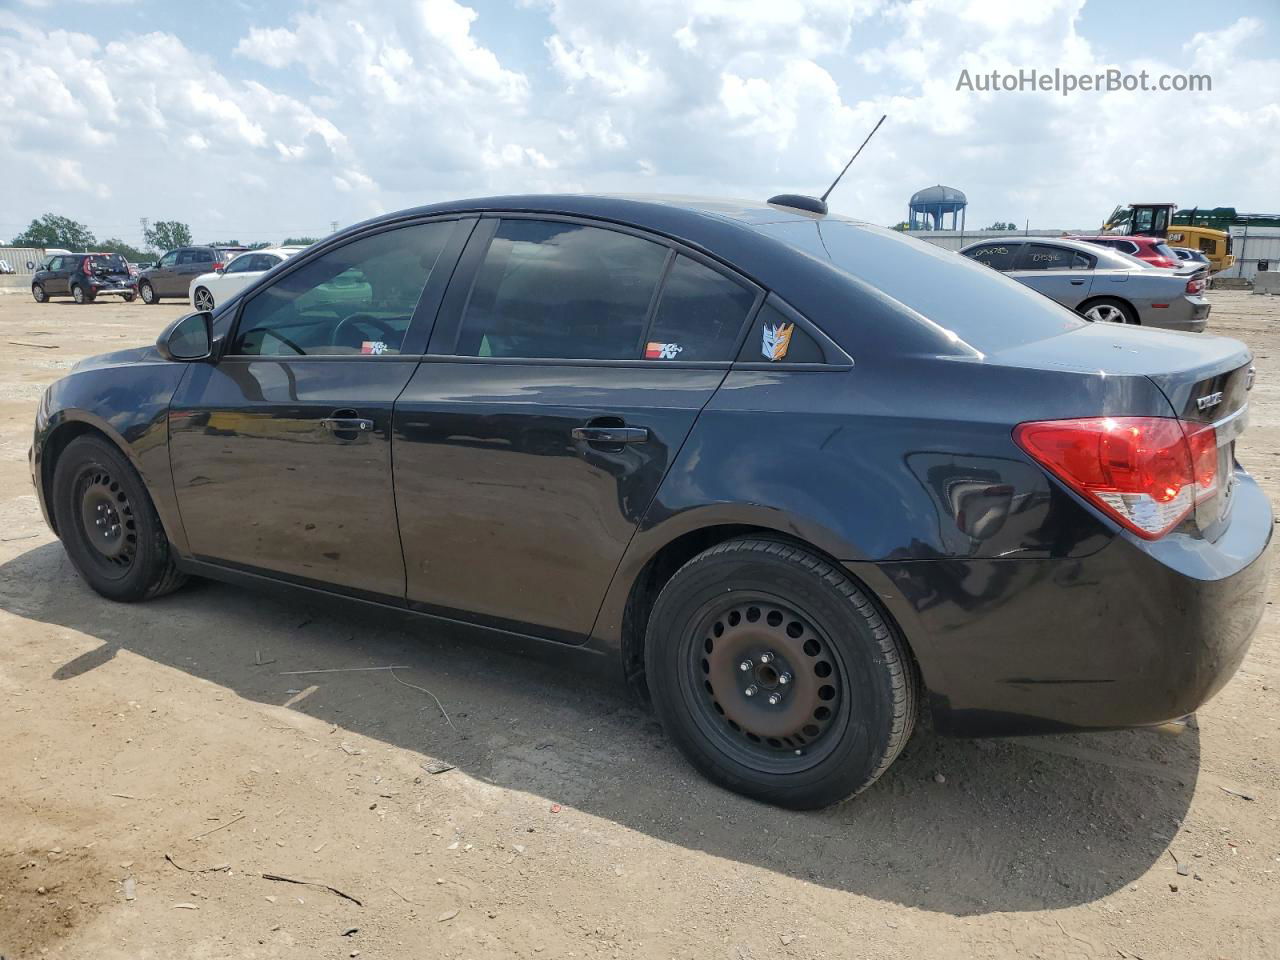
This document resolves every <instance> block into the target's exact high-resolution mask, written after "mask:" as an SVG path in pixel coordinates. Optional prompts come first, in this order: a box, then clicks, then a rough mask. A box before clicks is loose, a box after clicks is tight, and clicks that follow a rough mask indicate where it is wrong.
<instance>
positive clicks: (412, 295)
mask: <svg viewBox="0 0 1280 960" xmlns="http://www.w3.org/2000/svg"><path fill="white" fill-rule="evenodd" d="M472 224H474V220H457V219H454V220H436V221H426V222H419V223H415V224H410V225H402V226H397V227H395V228H391V229H387V228H381V229H375V230H374V231H373V232H370V233H366V234H364V235H362V236H359V237H357V238H354V239H351V240H348V241H347V242H345V243H343V244H342V245H340V246H337V247H332V248H330V249H328V250H326V251H323V252H318V253H317V255H314V256H309V257H307V258H306V260H304V261H301V262H299V263H297V264H291V266H292V269H291V270H289V271H288V272H287V273H283V274H281V275H280V276H279V277H278V278H276V279H275V280H274V282H273V283H271V284H270V285H268V286H265V287H263V288H262V289H260V290H257V291H255V292H254V293H253V295H252V296H251V297H249V298H248V299H247V300H245V301H244V302H243V303H242V304H240V305H239V306H238V307H237V308H235V312H236V313H237V316H236V318H235V321H234V325H233V328H232V329H231V331H230V332H229V334H228V343H227V345H226V349H225V350H222V351H221V356H220V358H219V359H218V360H217V361H216V362H214V363H205V364H194V365H193V366H192V368H191V372H190V374H189V375H188V376H187V377H186V378H185V379H184V381H183V383H182V385H181V387H180V388H179V390H178V392H177V394H176V395H175V398H174V401H173V403H172V405H171V410H170V415H169V435H170V441H169V450H170V459H171V462H172V465H173V478H174V487H175V490H176V494H177V498H178V505H179V508H180V510H181V514H182V523H183V527H184V529H185V531H186V534H187V540H188V545H189V548H190V550H191V552H192V553H193V554H194V555H195V556H196V558H197V559H201V560H205V561H207V562H212V563H217V564H221V565H225V566H231V567H236V568H241V569H247V570H249V571H252V572H261V573H266V574H269V575H272V576H275V577H278V578H282V579H287V580H292V581H295V582H301V583H314V584H324V585H326V586H330V587H332V588H335V589H337V590H340V591H342V592H347V593H350V594H353V595H356V596H361V597H365V598H369V599H378V600H382V601H391V602H394V603H398V604H403V602H404V562H403V556H402V554H401V551H400V539H399V534H398V531H397V527H396V504H395V496H394V491H393V489H392V476H391V437H392V433H391V417H392V406H393V404H394V403H395V400H396V397H397V396H399V394H400V392H401V391H402V390H403V389H404V386H405V384H406V383H408V382H409V378H410V376H411V375H412V374H413V371H414V368H415V367H416V366H417V363H418V358H419V356H420V355H421V354H422V352H423V350H424V348H425V346H426V338H427V335H428V330H427V328H428V327H429V326H430V324H431V322H432V320H433V319H434V316H435V311H436V307H437V306H438V304H439V301H440V297H441V296H442V295H443V291H444V286H445V284H446V282H447V280H448V276H449V273H450V271H451V270H452V267H453V263H454V262H455V261H456V259H457V255H458V253H459V252H460V250H461V248H462V244H463V242H464V241H465V236H463V234H464V233H465V231H466V230H467V229H469V228H470V226H471V225H472Z"/></svg>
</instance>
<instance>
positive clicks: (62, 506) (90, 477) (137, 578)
mask: <svg viewBox="0 0 1280 960" xmlns="http://www.w3.org/2000/svg"><path fill="white" fill-rule="evenodd" d="M50 500H51V504H50V506H51V507H52V509H53V514H54V519H55V522H56V524H57V528H58V536H59V537H60V538H61V539H62V544H63V546H64V547H65V548H66V551H67V555H68V556H69V557H70V558H71V562H72V564H73V565H74V566H75V568H76V571H77V572H78V573H79V574H80V576H81V577H82V578H84V580H85V582H86V583H88V584H89V586H91V587H93V589H94V590H96V591H97V592H98V593H100V594H102V595H103V596H104V597H109V598H110V599H112V600H122V601H132V600H145V599H149V598H151V597H156V596H160V595H161V594H164V593H168V592H169V591H171V590H175V589H177V588H178V587H179V586H181V585H182V584H183V583H184V582H185V580H186V576H185V575H184V574H182V573H181V572H179V571H178V569H177V567H176V566H174V563H173V558H172V551H171V549H170V546H169V540H168V538H167V537H166V536H165V533H164V528H163V526H162V525H161V523H160V518H159V516H158V515H157V514H156V510H155V506H154V504H152V502H151V497H150V495H148V493H147V489H146V487H145V486H144V485H143V483H142V478H141V477H139V476H138V473H137V471H136V470H134V468H133V466H132V464H130V463H129V461H128V460H127V459H126V458H125V456H124V455H123V454H122V453H121V452H120V451H119V450H118V449H117V448H116V447H115V446H114V445H113V444H111V443H110V442H109V441H108V440H106V439H105V438H104V437H100V436H97V435H93V434H87V435H83V436H79V437H76V438H75V439H74V440H72V441H71V442H70V443H69V444H67V446H66V449H64V450H63V451H62V453H61V454H60V455H59V456H58V460H57V463H56V464H55V465H54V471H53V484H52V491H51V495H50Z"/></svg>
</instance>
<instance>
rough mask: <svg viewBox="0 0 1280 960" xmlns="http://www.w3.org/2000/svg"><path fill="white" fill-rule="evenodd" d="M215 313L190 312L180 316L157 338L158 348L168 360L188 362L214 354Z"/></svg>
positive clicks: (205, 358) (207, 357) (204, 358)
mask: <svg viewBox="0 0 1280 960" xmlns="http://www.w3.org/2000/svg"><path fill="white" fill-rule="evenodd" d="M212 322H213V314H211V313H208V312H204V313H189V314H187V315H186V316H185V317H179V318H178V319H177V320H175V321H173V323H171V324H169V326H167V327H165V329H164V333H162V334H160V337H159V339H157V340H156V349H157V350H159V351H160V356H162V357H164V358H165V359H166V360H176V361H178V362H188V361H191V360H208V359H209V358H210V357H211V356H213V328H212Z"/></svg>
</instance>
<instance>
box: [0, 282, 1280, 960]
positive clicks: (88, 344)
mask: <svg viewBox="0 0 1280 960" xmlns="http://www.w3.org/2000/svg"><path fill="white" fill-rule="evenodd" d="M1211 299H1212V300H1213V302H1214V310H1213V315H1212V318H1211V320H1210V330H1211V332H1214V333H1220V334H1226V335H1230V336H1235V337H1239V338H1241V339H1243V340H1245V341H1246V342H1247V343H1249V344H1250V345H1251V347H1252V348H1253V350H1254V352H1255V354H1256V355H1257V368H1258V380H1257V385H1256V387H1255V388H1254V391H1253V401H1252V412H1251V416H1252V425H1251V427H1250V429H1249V432H1248V433H1247V434H1246V437H1245V439H1244V440H1243V442H1242V445H1241V449H1240V451H1239V453H1240V456H1241V459H1242V460H1243V462H1244V463H1245V464H1246V466H1248V467H1249V468H1250V469H1251V470H1253V471H1254V472H1255V473H1256V474H1257V475H1258V476H1259V477H1260V478H1261V479H1262V482H1263V483H1264V484H1265V485H1266V486H1267V489H1268V490H1269V492H1270V493H1271V495H1272V497H1273V500H1275V499H1276V498H1277V494H1278V493H1280V459H1277V458H1280V333H1277V331H1278V330H1280V299H1275V298H1268V297H1255V296H1250V295H1248V294H1245V293H1237V292H1225V291H1224V292H1214V293H1212V294H1211ZM183 309H184V307H183V305H181V304H176V303H175V304H164V305H161V306H157V307H146V306H143V305H142V304H141V303H135V304H131V305H127V304H123V303H120V302H117V301H114V300H104V301H102V302H99V303H96V304H92V305H88V306H79V307H78V306H75V305H73V304H71V303H70V301H66V302H55V303H51V304H46V305H37V304H35V303H33V302H31V300H30V299H29V298H27V297H26V296H20V295H9V296H0V697H3V702H4V710H3V714H0V715H2V716H3V717H4V720H5V724H4V727H5V733H6V736H5V737H4V738H3V740H0V797H3V802H2V804H0V954H2V955H3V956H4V957H7V958H9V960H16V958H25V957H29V956H43V955H46V954H47V955H49V956H66V957H93V958H95V960H111V958H126V957H127V958H144V957H145V958H150V957H155V958H170V957H200V958H222V957H228V958H230V957H236V958H257V957H306V958H317V957H318V958H325V957H333V958H341V957H347V958H349V957H354V956H357V953H358V955H359V956H360V957H362V958H409V957H459V958H461V957H468V958H482V957H554V958H562V957H619V958H629V957H681V958H685V957H688V958H694V957H696V958H708V957H711V958H732V960H753V958H754V960H760V958H765V957H786V958H792V957H795V958H804V957H830V958H846V957H858V958H880V957H886V958H887V957H895V958H899V957H911V958H921V957H948V958H950V957H1006V956H1028V957H1032V956H1034V957H1042V958H1059V957H1060V958H1068V957H1070V958H1079V957H1111V958H1116V957H1120V958H1124V957H1141V958H1144V960H1159V958H1170V960H1173V958H1178V960H1186V958H1199V957H1205V958H1217V957H1230V958H1272V957H1276V956H1277V955H1280V821H1278V819H1277V818H1278V815H1280V803H1277V800H1278V799H1280V751H1278V750H1277V746H1278V745H1280V621H1278V620H1277V616H1276V614H1275V613H1274V612H1273V611H1274V609H1275V608H1274V607H1272V608H1269V609H1268V614H1267V616H1266V619H1265V620H1264V622H1263V626H1262V629H1261V631H1260V633H1259V634H1258V636H1257V638H1256V639H1255V641H1254V645H1253V648H1252V651H1251V652H1250V654H1249V657H1248V659H1247V660H1246V661H1245V664H1244V666H1243V668H1242V669H1241V671H1240V673H1239V674H1238V675H1237V676H1236V678H1235V679H1234V680H1233V681H1232V683H1231V684H1230V685H1229V686H1228V687H1227V688H1226V689H1225V690H1224V691H1223V692H1222V693H1221V694H1220V695H1219V696H1218V697H1217V698H1216V699H1214V700H1213V701H1212V702H1211V703H1209V704H1208V705H1207V706H1206V707H1205V709H1204V710H1202V711H1201V713H1200V714H1199V717H1198V722H1197V724H1196V725H1195V726H1194V727H1193V728H1191V729H1188V730H1187V731H1186V732H1185V733H1184V734H1183V735H1182V736H1180V737H1169V736H1165V735H1161V734H1156V733H1153V732H1146V731H1141V732H1139V731H1130V732H1123V733H1112V734H1099V735H1093V736H1088V737H1084V736H1079V737H1078V736H1055V737H1037V738H1028V739H1020V740H982V741H955V740H943V739H938V738H936V737H934V736H933V734H932V733H931V732H930V731H929V730H927V729H926V730H921V731H919V732H918V733H917V734H916V736H915V738H914V740H913V741H912V743H911V744H910V745H909V746H908V748H907V752H906V753H905V755H904V756H903V757H902V758H901V759H900V760H899V761H898V763H897V764H896V765H895V766H894V767H893V768H892V770H891V771H890V772H889V774H888V775H887V776H886V777H885V778H884V779H883V780H882V781H881V782H880V783H879V784H877V785H876V786H875V787H874V788H872V789H871V790H870V791H868V792H867V793H866V794H864V795H863V796H862V797H860V798H858V799H857V800H855V801H853V802H851V803H848V804H845V805H842V806H840V807H836V808H834V809H830V810H827V811H824V812H821V813H816V814H797V813H789V812H785V811H781V810H776V809H772V808H769V807H764V806H760V805H758V804H755V803H752V802H750V801H747V800H743V799H740V798H738V797H736V796H733V795H730V794H727V793H724V792H722V791H720V790H718V789H716V788H714V787H712V786H710V785H708V784H707V783H705V782H703V781H702V780H700V779H699V778H698V777H697V776H696V775H694V774H693V773H692V772H691V771H690V769H689V768H688V767H687V766H686V765H685V764H684V763H683V762H682V761H681V760H680V758H679V757H678V756H677V755H676V754H675V752H674V751H673V750H672V749H671V748H670V747H669V746H668V744H667V743H666V742H665V741H664V739H663V737H662V735H661V733H660V731H659V730H658V727H657V725H656V723H655V722H654V721H653V719H652V718H651V717H650V716H649V715H647V714H646V713H645V712H643V711H642V710H641V709H639V708H638V707H637V706H636V705H634V704H633V703H632V702H631V701H630V700H628V699H627V697H626V695H625V694H624V693H623V692H622V690H621V689H620V688H619V686H618V685H617V684H616V682H615V681H614V678H613V676H612V674H611V673H610V672H607V671H602V670H601V669H600V668H599V665H598V664H595V663H588V662H577V661H575V660H573V659H566V658H563V657H558V656H557V657H552V656H549V655H547V654H546V653H544V652H539V651H536V650H535V651H512V650H510V649H508V648H505V647H504V646H503V645H502V644H501V643H497V642H493V641H488V640H477V639H476V638H474V637H471V636H465V635H462V634H457V635H451V634H448V633H443V632H440V631H438V630H436V629H434V628H430V627H425V626H424V625H423V624H421V623H418V622H411V621H406V620H403V619H400V618H398V617H397V616H395V615H392V614H387V615H385V616H371V615H370V614H368V613H367V612H364V611H360V610H352V609H350V608H348V607H344V606H341V605H328V604H325V605H317V604H316V603H314V602H312V601H308V600H299V599H296V598H280V597H276V596H272V595H264V594H254V593H249V592H246V591H243V590H239V589H233V588H231V587H226V586H222V585H218V584H212V583H197V584H195V585H194V586H193V587H191V588H189V589H186V590H183V591H181V592H179V593H177V594H174V595H172V596H169V597H166V598H164V599H162V600H158V601H155V602H152V603H148V604H143V605H138V606H121V605H113V604H111V603H109V602H107V601H105V600H102V599H100V598H98V597H97V596H96V595H94V594H92V593H90V591H89V590H88V588H87V587H85V586H84V585H83V584H82V583H81V582H80V580H79V579H78V578H77V577H76V575H75V573H74V572H73V570H72V569H71V566H70V564H69V563H68V562H67V560H66V558H65V556H64V554H63V551H62V548H61V546H60V545H59V544H58V542H57V541H56V540H55V539H54V538H53V537H52V536H51V535H50V534H49V532H48V530H47V529H46V528H45V526H44V524H43V522H42V521H41V519H40V516H39V510H38V508H37V506H36V501H35V497H34V496H33V495H32V493H31V487H30V481H29V478H28V474H27V466H26V453H27V447H28V445H29V443H30V440H31V422H32V417H33V414H34V409H35V405H36V403H37V401H38V399H39V396H40V393H41V391H42V390H43V389H44V386H45V385H46V384H47V383H49V382H50V381H51V380H53V379H55V378H57V377H58V376H60V375H61V374H62V373H63V372H64V371H65V370H66V369H67V368H69V367H70V366H71V364H72V363H73V362H75V361H76V360H78V359H79V358H81V357H82V356H86V355H89V354H94V353H100V352H103V351H106V350H111V349H118V348H120V347H123V346H129V345H133V344H137V343H143V342H146V341H148V340H150V339H152V338H154V337H155V335H156V334H157V333H158V332H159V330H160V329H161V328H162V327H163V326H164V324H165V323H166V322H167V321H168V320H169V319H170V318H172V317H174V316H177V315H178V314H179V313H180V312H182V310H183ZM1278 566H1280V565H1278ZM1275 589H1276V587H1275V584H1274V582H1273V587H1272V590H1273V595H1274V593H1275ZM392 664H395V665H401V666H403V669H398V670H396V671H395V673H394V675H393V674H392V673H390V672H388V671H376V672H347V673H328V674H325V673H320V674H307V675H286V674H285V672H286V671H300V670H315V669H334V668H349V667H371V666H386V665H392ZM426 691H430V694H428V693H427V692H426ZM432 695H434V696H435V697H438V698H439V701H440V703H441V705H442V706H443V708H444V710H446V711H447V712H448V718H447V719H446V718H445V716H444V715H443V712H442V710H441V709H439V708H438V707H437V704H436V702H435V700H434V698H433V696H432ZM432 761H443V762H445V763H447V764H452V765H453V766H454V769H451V770H448V771H446V772H442V773H430V772H428V770H427V769H424V764H430V763H431V762H432ZM166 855H168V857H169V858H170V859H166ZM1179 865H1181V868H1180V866H1179ZM195 871H199V872H195ZM264 874H271V875H278V876H284V877H290V878H294V879H299V880H307V881H314V882H316V883H318V884H323V885H328V886H329V887H332V888H334V890H330V889H326V887H325V886H323V885H319V886H317V885H299V884H292V883H287V882H282V881H279V880H272V879H268V878H264V876H263V875H264ZM335 891H341V892H342V893H343V894H346V895H348V897H349V898H354V900H358V901H360V904H357V903H355V902H353V900H352V899H349V898H344V897H343V896H340V895H339V894H338V893H337V892H335ZM352 928H356V929H355V932H351V933H344V931H350V930H351V929H352Z"/></svg>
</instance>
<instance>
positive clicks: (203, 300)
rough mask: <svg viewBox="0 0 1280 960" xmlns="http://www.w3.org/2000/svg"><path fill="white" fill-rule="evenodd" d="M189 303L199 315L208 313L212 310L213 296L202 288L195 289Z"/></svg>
mask: <svg viewBox="0 0 1280 960" xmlns="http://www.w3.org/2000/svg"><path fill="white" fill-rule="evenodd" d="M191 303H192V305H193V306H194V307H195V308H196V309H197V310H199V311H200V312H201V313H210V312H211V311H212V310H213V294H212V293H210V292H209V291H208V290H206V289H205V288H204V287H196V292H195V295H194V296H193V297H192V298H191Z"/></svg>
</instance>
